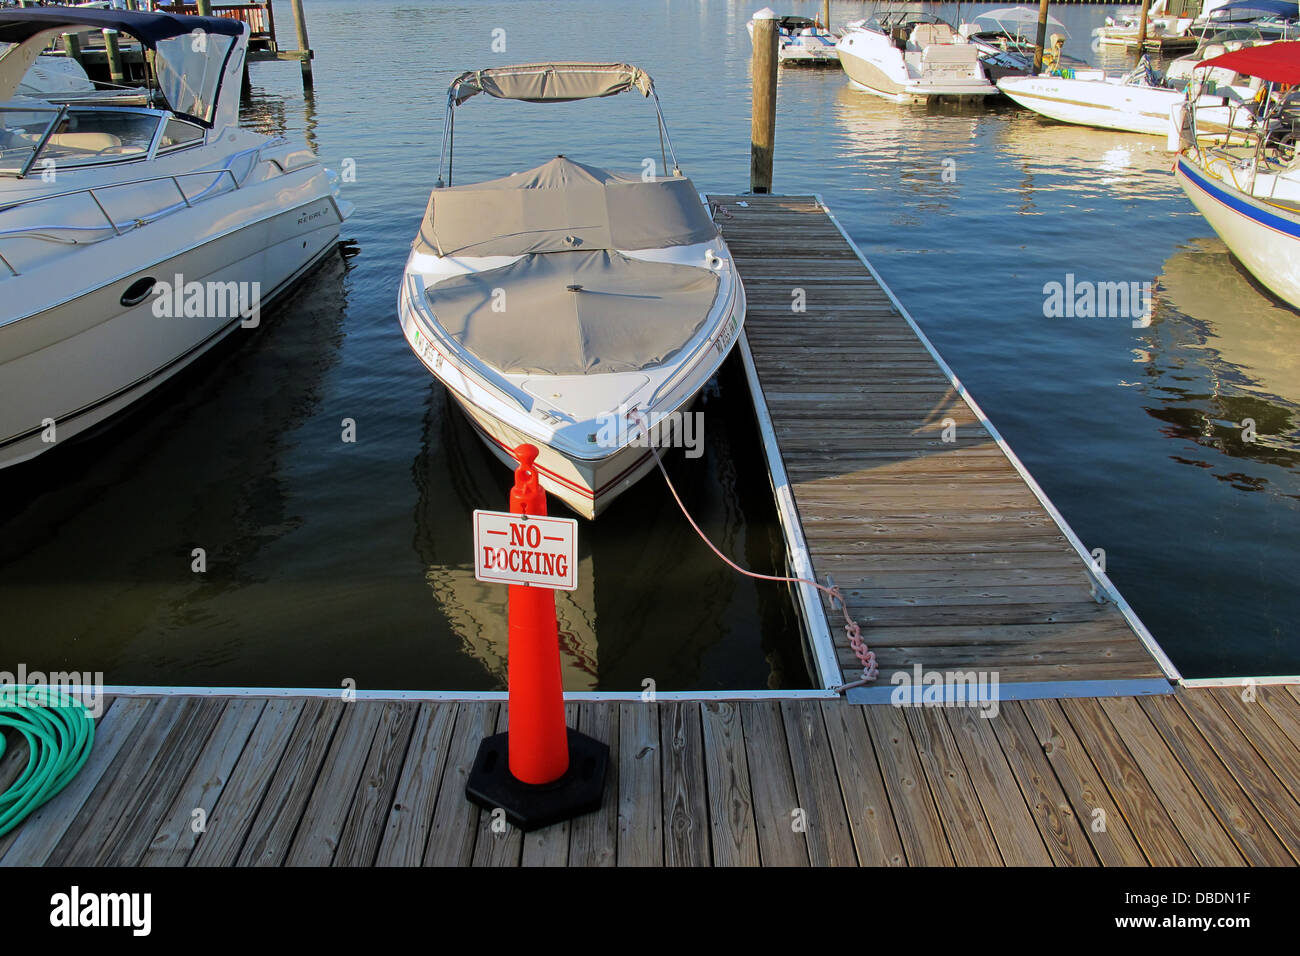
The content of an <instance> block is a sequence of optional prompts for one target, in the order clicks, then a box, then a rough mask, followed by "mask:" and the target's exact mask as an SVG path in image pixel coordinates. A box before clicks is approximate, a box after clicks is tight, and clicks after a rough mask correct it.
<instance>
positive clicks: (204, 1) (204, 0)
mask: <svg viewBox="0 0 1300 956" xmlns="http://www.w3.org/2000/svg"><path fill="white" fill-rule="evenodd" d="M194 5H195V6H196V7H198V14H199V16H201V17H210V16H212V0H194Z"/></svg>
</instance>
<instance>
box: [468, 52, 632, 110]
mask: <svg viewBox="0 0 1300 956" xmlns="http://www.w3.org/2000/svg"><path fill="white" fill-rule="evenodd" d="M628 90H638V91H640V93H641V95H642V96H649V95H650V94H651V93H652V92H653V91H654V82H653V81H652V80H651V79H650V74H649V73H646V72H645V71H644V70H639V69H637V68H636V67H635V66H632V65H631V64H630V63H523V64H520V65H518V66H499V67H494V68H492V69H489V70H470V71H468V72H466V73H462V74H461V75H460V76H458V77H456V79H454V80H452V81H451V86H450V87H449V93H450V95H451V101H452V102H453V103H455V104H456V105H457V106H459V105H460V104H461V103H464V102H465V101H466V100H467V99H469V98H470V97H471V96H474V95H475V94H476V93H487V94H488V95H489V96H496V97H499V98H501V99H506V100H524V101H526V102H529V103H565V102H568V101H570V100H585V99H590V98H592V97H597V96H613V95H614V94H615V93H626V92H627V91H628Z"/></svg>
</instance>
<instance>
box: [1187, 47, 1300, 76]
mask: <svg viewBox="0 0 1300 956" xmlns="http://www.w3.org/2000/svg"><path fill="white" fill-rule="evenodd" d="M1210 66H1217V67H1222V68H1223V69H1225V70H1232V71H1233V72H1235V73H1245V74H1246V75H1247V76H1258V77H1260V78H1261V79H1264V80H1268V81H1270V82H1272V83H1300V41H1291V42H1287V43H1267V44H1265V45H1263V46H1248V47H1244V48H1243V49H1240V50H1235V51H1234V52H1232V53H1225V54H1223V55H1222V56H1216V57H1214V58H1212V59H1209V60H1202V61H1201V62H1200V63H1198V64H1197V65H1196V68H1197V69H1198V70H1200V69H1203V68H1205V67H1210Z"/></svg>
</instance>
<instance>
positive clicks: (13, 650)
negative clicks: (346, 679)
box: [0, 252, 348, 687]
mask: <svg viewBox="0 0 1300 956" xmlns="http://www.w3.org/2000/svg"><path fill="white" fill-rule="evenodd" d="M347 268H348V267H347V265H346V263H345V261H344V259H343V257H342V255H341V254H340V253H338V252H332V253H330V254H329V255H328V256H327V257H326V258H325V260H324V261H323V262H322V263H321V264H320V266H318V267H317V268H316V270H315V271H314V272H312V273H311V274H310V275H309V276H308V277H307V278H306V280H305V281H304V282H303V283H302V284H301V285H300V286H299V287H298V288H297V289H296V290H295V291H294V292H292V293H291V294H289V295H288V296H287V297H286V298H285V299H284V301H283V302H282V303H279V304H277V305H276V307H275V308H273V309H272V310H268V312H267V313H266V314H265V315H263V317H262V322H261V325H260V327H259V328H258V329H257V330H256V333H255V334H249V335H247V336H244V335H242V334H241V332H238V331H237V332H235V333H234V334H232V335H231V336H230V338H229V339H228V340H227V341H225V342H223V343H222V344H221V345H219V346H217V347H216V348H214V349H213V350H212V352H211V353H210V354H208V355H206V356H204V357H203V358H202V359H200V360H198V361H197V362H195V363H194V365H193V366H192V367H191V368H188V369H186V371H185V372H184V374H181V375H178V376H176V377H175V378H174V379H173V380H172V381H170V382H168V383H166V384H165V385H163V386H160V387H159V388H158V389H157V391H156V392H155V393H153V394H151V395H150V396H149V397H147V398H146V399H144V400H143V401H142V402H141V403H140V404H139V405H138V406H137V407H133V408H132V409H130V410H128V411H127V412H126V413H125V414H124V415H123V416H121V417H119V418H118V419H116V420H114V421H113V422H110V423H108V424H107V425H106V426H102V427H101V429H100V430H99V431H98V432H96V433H92V434H88V435H87V436H85V437H84V438H83V439H82V440H79V441H77V442H69V443H68V444H67V445H66V446H61V447H58V448H55V449H53V450H51V451H49V452H47V453H46V454H44V455H42V456H40V458H39V459H36V460H34V461H32V462H28V463H26V464H25V465H24V466H23V467H21V468H15V469H9V470H7V471H6V472H5V473H3V475H0V603H3V605H4V608H5V623H4V628H3V629H4V647H5V650H6V652H7V655H6V656H7V657H8V658H9V660H11V661H24V662H26V663H27V666H28V668H29V669H30V670H38V669H39V670H46V671H49V670H64V669H68V668H74V669H77V670H82V671H103V672H104V674H105V679H106V681H107V682H108V683H110V684H168V685H197V684H207V685H214V686H229V685H247V684H259V685H271V686H277V685H278V686H293V687H302V686H338V676H337V675H338V670H337V669H336V668H334V669H331V667H330V661H331V660H337V659H338V657H337V656H336V653H337V652H338V651H339V650H340V647H339V646H337V645H331V643H330V635H328V634H326V633H324V632H323V631H324V629H323V628H322V627H320V626H319V625H320V624H321V622H322V621H323V620H324V619H327V618H334V619H337V618H338V614H337V611H330V610H329V609H326V608H323V605H325V604H327V603H328V602H329V601H330V600H332V599H334V595H333V594H332V593H331V594H328V595H327V594H326V593H324V592H325V589H323V588H321V587H319V584H318V583H317V582H316V581H313V580H312V579H311V576H312V573H313V570H314V562H313V561H312V560H310V559H304V558H303V556H302V555H303V551H302V548H301V547H300V546H288V547H282V545H284V544H285V543H286V542H288V541H290V540H296V538H295V536H300V535H301V534H302V529H303V526H304V525H305V524H307V523H308V513H307V508H308V506H307V505H305V504H304V503H303V498H304V493H303V485H304V475H310V474H314V473H316V472H321V473H325V472H327V471H328V468H327V466H322V465H321V464H320V462H319V461H318V460H311V455H310V454H309V455H307V456H304V455H303V446H304V445H310V437H311V436H310V434H307V435H304V431H306V432H310V431H311V425H310V423H311V422H312V420H313V417H314V416H316V415H318V414H319V413H320V411H321V404H322V401H323V394H324V392H325V380H326V378H327V377H328V376H329V374H330V372H331V370H332V369H333V368H334V366H335V365H336V364H337V362H338V347H339V342H340V335H341V333H340V329H341V326H342V322H343V316H344V314H345V312H346V310H347V307H348V296H347V288H346V286H345V283H344V277H345V274H346V272H347ZM328 434H329V435H330V444H331V446H332V447H337V445H338V442H337V438H336V437H335V436H337V435H338V430H337V428H336V427H335V425H334V424H333V423H331V425H330V427H329V432H328ZM316 459H319V456H316ZM195 548H202V549H203V563H204V569H203V572H202V573H193V572H194V571H195V568H194V566H193V562H194V560H196V559H195V557H194V556H193V551H194V549H195ZM337 550H338V549H337V548H335V549H334V551H337ZM321 682H325V683H321Z"/></svg>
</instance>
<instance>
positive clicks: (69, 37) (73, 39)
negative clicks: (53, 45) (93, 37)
mask: <svg viewBox="0 0 1300 956" xmlns="http://www.w3.org/2000/svg"><path fill="white" fill-rule="evenodd" d="M63 52H64V53H66V54H67V55H68V57H69V58H70V59H73V60H76V61H77V62H78V63H80V62H81V37H79V36H78V35H77V34H75V33H65V34H63Z"/></svg>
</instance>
